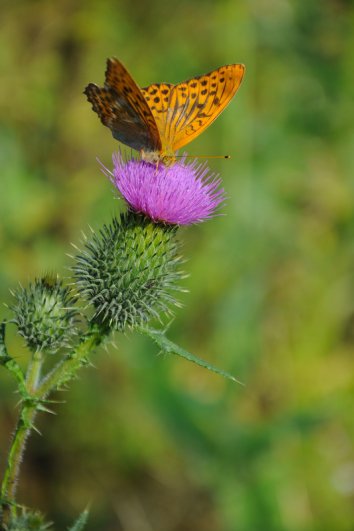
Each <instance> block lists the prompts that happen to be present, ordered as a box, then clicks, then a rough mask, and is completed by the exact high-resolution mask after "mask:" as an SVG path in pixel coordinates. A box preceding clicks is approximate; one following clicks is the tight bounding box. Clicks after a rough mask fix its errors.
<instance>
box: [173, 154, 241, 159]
mask: <svg viewBox="0 0 354 531" xmlns="http://www.w3.org/2000/svg"><path fill="white" fill-rule="evenodd" d="M175 158H176V159H182V158H184V159H191V158H192V159H231V155H175Z"/></svg>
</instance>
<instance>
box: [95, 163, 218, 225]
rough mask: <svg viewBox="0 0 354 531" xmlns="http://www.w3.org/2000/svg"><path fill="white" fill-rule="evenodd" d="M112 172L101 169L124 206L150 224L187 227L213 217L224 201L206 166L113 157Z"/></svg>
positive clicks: (215, 178) (216, 179)
mask: <svg viewBox="0 0 354 531" xmlns="http://www.w3.org/2000/svg"><path fill="white" fill-rule="evenodd" d="M113 164H114V170H113V173H111V172H109V171H108V170H107V169H106V168H104V173H105V174H106V175H107V174H108V175H109V177H110V179H111V181H112V182H113V184H114V185H115V186H116V187H117V188H118V190H119V191H120V193H121V194H122V196H123V197H124V199H125V200H126V202H127V203H128V205H129V206H130V207H131V208H132V210H134V211H135V212H141V213H143V214H145V215H146V216H148V217H150V218H151V219H152V220H153V221H163V222H166V223H171V224H177V225H189V224H192V223H198V222H201V221H204V220H205V219H208V218H210V217H212V216H213V215H215V210H216V208H217V207H218V206H219V205H220V203H222V202H223V201H224V199H225V193H224V189H223V188H219V186H220V184H221V179H220V178H219V177H218V176H217V175H216V174H211V173H210V172H209V168H208V167H207V165H206V164H205V163H204V164H198V163H197V162H196V161H195V160H194V161H193V162H191V163H187V164H186V163H185V160H184V159H183V158H182V159H181V162H177V163H175V164H173V165H172V166H165V165H164V164H159V165H158V166H157V165H155V164H151V163H148V162H144V161H140V160H130V161H128V162H125V161H124V160H123V158H122V155H121V154H120V153H117V154H115V155H113Z"/></svg>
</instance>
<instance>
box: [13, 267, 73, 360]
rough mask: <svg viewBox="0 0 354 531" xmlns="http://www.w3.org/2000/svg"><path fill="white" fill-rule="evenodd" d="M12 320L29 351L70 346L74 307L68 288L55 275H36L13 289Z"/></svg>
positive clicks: (52, 350) (54, 349) (51, 350)
mask: <svg viewBox="0 0 354 531" xmlns="http://www.w3.org/2000/svg"><path fill="white" fill-rule="evenodd" d="M13 295H14V297H15V299H16V300H15V303H14V304H13V305H12V306H11V310H12V311H13V313H14V319H13V322H14V323H15V324H16V325H17V328H18V332H19V334H20V335H21V336H23V337H24V338H25V340H26V343H27V345H28V347H29V348H30V349H31V350H32V351H36V350H42V351H49V352H56V351H57V350H59V349H60V348H63V347H68V346H70V341H71V340H72V338H73V336H74V335H75V334H76V333H77V330H76V317H77V314H78V312H77V310H76V309H75V308H74V307H73V305H74V303H75V299H74V298H73V297H72V295H71V294H70V290H69V288H67V287H64V286H63V284H62V282H61V281H60V280H59V279H58V278H52V277H50V276H47V277H44V278H41V279H37V280H35V282H33V283H31V284H29V286H28V287H27V288H23V287H22V286H21V287H19V288H18V289H17V290H16V291H14V293H13Z"/></svg>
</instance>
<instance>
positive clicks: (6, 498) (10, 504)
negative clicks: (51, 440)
mask: <svg viewBox="0 0 354 531" xmlns="http://www.w3.org/2000/svg"><path fill="white" fill-rule="evenodd" d="M42 363H43V356H42V353H41V352H35V353H34V354H33V356H32V359H31V361H30V363H29V366H28V369H27V374H26V380H25V390H26V396H25V397H23V400H22V403H21V409H20V412H19V416H18V421H17V426H16V429H15V433H14V435H13V438H12V442H11V446H10V450H9V456H8V460H7V466H6V470H5V474H4V479H3V482H2V485H1V500H2V504H3V508H4V519H6V517H7V516H6V515H8V513H10V514H16V506H15V495H16V488H17V478H18V474H19V471H20V465H21V462H22V457H23V452H24V450H25V446H26V440H27V438H28V436H29V434H30V432H31V429H32V428H33V422H34V418H35V416H36V412H37V405H36V402H35V401H33V400H32V397H33V394H34V392H35V391H36V388H37V384H38V381H39V378H40V374H41V368H42Z"/></svg>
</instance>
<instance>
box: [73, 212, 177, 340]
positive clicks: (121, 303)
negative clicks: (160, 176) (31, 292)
mask: <svg viewBox="0 0 354 531" xmlns="http://www.w3.org/2000/svg"><path fill="white" fill-rule="evenodd" d="M176 231H177V228H176V227H174V226H171V225H164V224H161V223H153V222H152V221H151V220H150V219H149V218H147V217H145V216H142V215H139V214H136V213H133V212H126V213H125V214H121V216H120V219H119V220H117V219H116V218H114V219H113V221H112V223H111V224H110V225H107V226H104V228H103V229H102V230H101V231H100V232H99V233H97V234H93V236H92V237H91V238H90V239H89V240H87V241H86V242H85V249H84V250H83V251H81V253H80V254H79V255H78V256H77V257H76V264H75V265H74V267H73V271H74V274H75V278H76V285H77V289H78V291H79V293H80V294H81V295H82V296H83V298H85V299H86V300H87V301H88V302H89V303H90V304H91V305H92V306H93V307H94V309H95V314H94V317H93V320H94V321H95V322H98V323H101V324H102V325H104V326H106V327H109V328H113V329H116V330H123V329H124V328H126V327H134V326H138V325H140V324H142V323H144V322H146V321H148V320H149V319H150V318H152V317H159V316H160V313H161V312H168V311H169V310H170V308H171V306H172V305H177V301H176V299H175V298H174V296H173V292H174V291H181V288H180V287H179V286H178V281H179V280H180V279H181V277H182V276H183V275H182V272H181V271H180V270H179V266H180V263H181V258H180V257H179V255H178V243H177V241H176V238H175V234H176Z"/></svg>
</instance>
